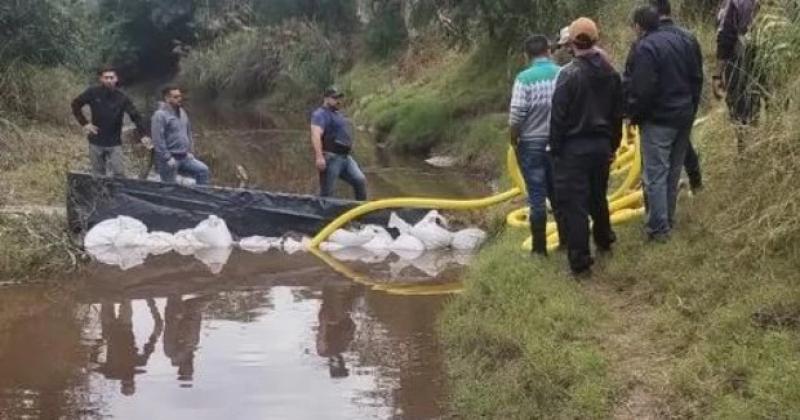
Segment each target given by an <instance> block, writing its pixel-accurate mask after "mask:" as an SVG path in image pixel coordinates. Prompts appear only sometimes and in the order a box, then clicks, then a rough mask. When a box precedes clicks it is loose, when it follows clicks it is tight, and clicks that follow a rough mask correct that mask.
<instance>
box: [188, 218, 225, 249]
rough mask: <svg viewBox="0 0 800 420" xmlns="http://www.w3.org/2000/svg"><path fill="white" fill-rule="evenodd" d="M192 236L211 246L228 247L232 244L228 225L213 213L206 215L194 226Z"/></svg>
mask: <svg viewBox="0 0 800 420" xmlns="http://www.w3.org/2000/svg"><path fill="white" fill-rule="evenodd" d="M194 237H195V238H197V240H199V241H200V242H202V243H203V244H204V245H206V246H209V247H211V248H229V247H231V246H232V245H233V238H232V237H231V232H230V231H229V230H228V225H227V224H225V221H224V220H222V219H220V218H219V217H217V216H214V215H211V216H208V219H206V220H203V221H202V222H200V224H198V225H197V227H195V228H194Z"/></svg>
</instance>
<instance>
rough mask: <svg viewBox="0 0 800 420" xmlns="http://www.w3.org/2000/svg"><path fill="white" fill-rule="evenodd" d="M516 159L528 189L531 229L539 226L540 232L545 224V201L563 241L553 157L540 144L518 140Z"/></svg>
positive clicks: (544, 227)
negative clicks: (550, 209) (548, 201)
mask: <svg viewBox="0 0 800 420" xmlns="http://www.w3.org/2000/svg"><path fill="white" fill-rule="evenodd" d="M517 160H518V161H519V166H520V169H521V170H522V177H523V178H524V179H525V186H526V188H527V190H528V205H529V206H530V223H531V228H532V231H535V230H536V229H535V228H536V226H534V225H538V226H541V230H542V232H544V230H545V229H546V226H547V202H546V200H548V199H549V200H550V206H551V207H552V209H553V217H554V218H555V221H556V225H557V226H558V230H559V240H560V241H564V240H565V239H564V233H562V230H563V223H562V221H561V213H560V212H559V209H558V206H557V204H556V194H555V184H554V181H553V172H554V169H553V159H552V157H551V156H550V153H548V152H546V151H544V150H542V146H541V145H540V144H536V143H535V142H532V141H520V142H519V144H518V145H517Z"/></svg>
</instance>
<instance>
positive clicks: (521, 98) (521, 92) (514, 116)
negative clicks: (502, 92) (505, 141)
mask: <svg viewBox="0 0 800 420" xmlns="http://www.w3.org/2000/svg"><path fill="white" fill-rule="evenodd" d="M530 107H531V95H530V90H529V89H527V88H526V86H525V85H524V84H522V82H520V81H519V80H516V81H515V82H514V88H513V89H512V91H511V105H510V106H509V109H508V127H509V134H510V136H511V137H510V140H511V145H513V146H516V145H517V143H518V142H519V135H520V127H521V126H522V123H523V122H524V121H525V119H526V118H528V112H529V111H530Z"/></svg>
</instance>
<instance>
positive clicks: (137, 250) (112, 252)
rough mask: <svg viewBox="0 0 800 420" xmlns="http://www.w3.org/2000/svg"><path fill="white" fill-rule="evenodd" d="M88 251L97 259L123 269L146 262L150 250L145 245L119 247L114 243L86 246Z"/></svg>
mask: <svg viewBox="0 0 800 420" xmlns="http://www.w3.org/2000/svg"><path fill="white" fill-rule="evenodd" d="M86 252H88V253H89V255H91V256H92V258H94V259H95V260H96V261H98V262H100V263H103V264H106V265H113V266H117V267H119V268H120V269H121V270H123V271H126V270H130V269H131V268H133V267H137V266H140V265H142V264H144V261H145V260H146V259H147V255H148V250H147V249H146V248H143V247H127V248H117V247H115V246H114V245H100V246H92V247H86Z"/></svg>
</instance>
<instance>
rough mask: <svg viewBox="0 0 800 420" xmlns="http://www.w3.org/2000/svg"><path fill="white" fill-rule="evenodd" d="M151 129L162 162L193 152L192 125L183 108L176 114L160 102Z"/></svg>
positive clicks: (168, 106)
mask: <svg viewBox="0 0 800 420" xmlns="http://www.w3.org/2000/svg"><path fill="white" fill-rule="evenodd" d="M150 128H151V130H150V134H151V136H152V139H153V146H154V147H155V151H156V156H157V157H158V158H159V159H161V160H162V161H167V160H169V159H170V158H171V157H173V156H175V155H177V156H179V157H180V156H186V154H188V153H191V152H192V146H193V142H192V125H191V123H189V116H188V115H186V111H184V110H183V108H180V109H179V110H178V112H177V113H176V112H175V109H174V108H172V107H171V106H170V105H168V104H167V103H165V102H159V104H158V110H157V111H156V112H155V113H154V114H153V119H152V121H151V126H150Z"/></svg>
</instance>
